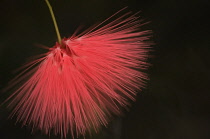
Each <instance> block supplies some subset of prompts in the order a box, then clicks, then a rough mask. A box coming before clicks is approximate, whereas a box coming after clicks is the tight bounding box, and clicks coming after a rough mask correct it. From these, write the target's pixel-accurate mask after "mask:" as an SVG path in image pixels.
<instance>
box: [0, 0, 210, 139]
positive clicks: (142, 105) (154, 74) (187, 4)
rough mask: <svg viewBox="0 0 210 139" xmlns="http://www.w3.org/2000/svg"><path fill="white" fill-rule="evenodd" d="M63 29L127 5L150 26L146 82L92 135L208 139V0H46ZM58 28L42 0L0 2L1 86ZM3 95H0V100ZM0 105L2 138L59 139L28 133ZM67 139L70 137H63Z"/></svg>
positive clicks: (87, 23)
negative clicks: (133, 98) (127, 104)
mask: <svg viewBox="0 0 210 139" xmlns="http://www.w3.org/2000/svg"><path fill="white" fill-rule="evenodd" d="M50 1H51V4H52V6H53V7H54V11H55V14H56V17H57V21H58V25H59V27H60V32H61V34H62V36H65V37H69V36H70V35H71V34H72V33H73V32H74V30H75V29H76V28H77V27H78V26H80V25H85V27H89V26H91V25H93V24H95V23H98V22H100V21H103V20H104V19H106V18H107V17H109V16H111V15H112V14H113V13H115V12H116V11H118V10H120V9H121V8H124V7H126V6H128V9H127V10H128V11H133V12H137V11H141V13H140V15H141V16H142V18H143V19H144V20H145V21H150V23H149V24H147V25H145V26H144V27H143V28H142V29H143V30H145V29H151V30H153V32H154V33H153V38H152V41H153V42H155V45H154V46H153V50H154V51H153V52H152V53H151V54H152V55H153V57H152V58H151V59H150V63H151V64H152V66H151V67H150V69H149V71H148V73H149V75H150V81H149V82H148V86H147V88H146V89H144V90H143V91H142V92H140V93H139V94H138V96H137V101H136V102H135V103H133V104H132V107H131V109H130V111H129V112H125V114H124V115H123V116H122V117H120V118H115V119H114V120H113V121H112V122H111V123H110V125H109V127H108V128H103V129H102V130H101V131H100V133H98V134H96V135H95V134H94V135H93V136H92V137H87V138H91V139H209V138H210V118H209V117H210V109H209V108H210V92H209V90H210V87H209V86H210V84H209V83H210V62H209V58H210V41H209V40H210V33H209V32H208V31H209V25H210V24H209V22H208V20H209V15H210V12H209V9H210V7H209V6H208V5H209V4H210V2H209V1H208V0H50ZM55 41H56V34H55V32H54V27H53V24H52V21H51V17H50V14H49V11H48V8H47V6H46V4H45V2H44V0H1V1H0V89H1V88H4V87H5V86H6V85H7V83H8V82H9V80H11V79H12V78H13V77H14V76H15V74H13V71H14V70H15V69H17V68H18V67H20V66H21V65H22V64H23V63H25V61H26V59H27V58H28V57H31V56H34V55H38V54H41V53H44V52H46V50H44V49H42V48H39V47H36V46H35V44H43V45H46V46H53V45H54V43H55ZM8 95H9V94H5V93H3V94H1V98H0V100H1V102H2V101H3V100H4V99H5V98H6V97H7V96H8ZM5 107H6V106H4V105H3V106H1V107H0V139H48V138H51V139H59V137H54V136H51V137H48V136H47V135H43V134H41V133H40V132H35V133H31V130H30V129H29V128H27V127H22V128H21V124H20V123H17V124H16V125H15V119H8V118H7V117H8V115H9V111H8V110H7V109H6V108H5ZM69 138H70V137H69Z"/></svg>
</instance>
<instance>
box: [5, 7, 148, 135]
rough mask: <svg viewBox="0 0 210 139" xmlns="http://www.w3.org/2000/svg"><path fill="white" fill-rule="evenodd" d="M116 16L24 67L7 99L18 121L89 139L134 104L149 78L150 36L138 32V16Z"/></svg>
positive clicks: (70, 39)
mask: <svg viewBox="0 0 210 139" xmlns="http://www.w3.org/2000/svg"><path fill="white" fill-rule="evenodd" d="M119 12H120V11H119ZM119 12H118V13H119ZM116 14H117V13H116ZM116 14H114V15H113V16H111V17H110V18H108V19H107V20H105V21H104V22H102V23H101V24H99V25H98V26H95V27H93V28H90V29H88V30H86V31H84V32H83V33H81V34H79V35H76V33H75V34H73V35H72V36H71V37H70V38H65V39H63V40H62V43H61V44H59V43H56V44H55V46H54V47H53V48H49V52H47V53H46V54H44V55H42V56H41V58H39V59H37V60H35V61H33V62H31V63H29V64H28V65H26V66H25V70H24V71H23V72H22V73H21V74H20V75H19V76H18V78H16V79H15V81H13V83H12V84H11V86H14V85H17V84H18V85H19V84H20V83H22V84H21V86H19V88H18V89H17V90H16V91H15V92H14V94H12V95H11V96H10V97H9V98H8V100H10V104H9V106H10V107H11V108H12V109H13V111H12V115H16V116H17V121H21V122H22V123H23V124H24V125H32V126H33V128H37V129H40V130H42V131H44V133H46V134H50V132H52V131H53V132H54V134H60V135H61V137H64V138H65V137H66V135H67V134H68V133H69V132H70V133H71V135H72V136H73V137H74V136H75V135H76V136H77V137H78V136H79V135H83V136H84V135H85V134H86V132H91V130H92V129H94V130H95V131H96V132H97V131H98V129H99V128H100V126H101V125H104V126H106V125H107V122H108V119H109V118H110V116H111V115H112V114H114V115H119V114H121V112H122V111H121V107H124V108H127V107H128V106H129V101H130V100H132V101H134V100H135V96H136V93H137V92H136V91H138V90H139V89H141V88H142V87H143V86H144V85H145V81H146V80H147V79H148V77H147V74H146V73H144V72H143V71H144V70H145V69H146V68H147V67H148V65H149V64H148V63H147V62H146V61H147V58H148V52H149V50H150V49H149V45H150V43H149V42H148V41H147V40H148V39H149V37H150V34H151V31H139V27H140V26H142V24H141V23H140V21H139V20H138V18H139V17H137V16H136V14H134V15H132V14H131V13H130V12H129V13H126V14H124V15H122V16H120V17H118V18H117V19H115V20H114V21H111V22H109V21H110V20H111V19H112V18H113V17H114V16H116Z"/></svg>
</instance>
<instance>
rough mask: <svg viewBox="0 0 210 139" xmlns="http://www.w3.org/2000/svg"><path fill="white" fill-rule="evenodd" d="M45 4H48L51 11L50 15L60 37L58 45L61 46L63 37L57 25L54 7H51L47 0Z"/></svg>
mask: <svg viewBox="0 0 210 139" xmlns="http://www.w3.org/2000/svg"><path fill="white" fill-rule="evenodd" d="M45 2H46V3H47V6H48V8H49V10H50V14H51V17H52V20H53V23H54V26H55V31H56V34H57V37H58V43H59V44H61V35H60V32H59V29H58V25H57V22H56V19H55V15H54V13H53V10H52V6H51V5H50V3H49V1H48V0H45Z"/></svg>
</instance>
